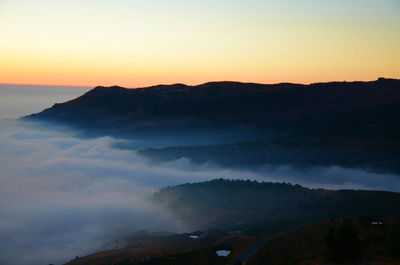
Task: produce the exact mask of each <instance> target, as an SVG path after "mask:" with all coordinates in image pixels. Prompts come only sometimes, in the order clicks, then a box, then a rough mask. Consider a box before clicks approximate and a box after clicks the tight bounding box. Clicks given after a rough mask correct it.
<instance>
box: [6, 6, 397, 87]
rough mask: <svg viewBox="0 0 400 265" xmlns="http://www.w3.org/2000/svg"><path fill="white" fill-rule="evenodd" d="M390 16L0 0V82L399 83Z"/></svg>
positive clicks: (380, 9)
mask: <svg viewBox="0 0 400 265" xmlns="http://www.w3.org/2000/svg"><path fill="white" fill-rule="evenodd" d="M399 12H400V4H399V3H398V2H397V1H395V0H385V1H376V0H368V1H360V0H355V1H350V2H349V1H344V0H340V1H335V2H329V3H328V2H325V1H324V2H317V3H315V2H313V1H310V0H302V1H294V0H287V1H277V0H273V1H269V2H262V1H259V0H251V1H247V2H246V3H244V2H241V1H229V2H227V1H220V2H205V3H198V2H195V1H189V2H188V1H182V0H174V1H171V2H169V3H168V4H166V3H165V2H163V1H161V0H152V1H146V2H129V1H124V0H118V1H113V2H112V3H110V2H107V1H100V2H99V1H86V2H85V3H81V2H78V1H69V2H57V3H55V2H52V1H48V0H41V1H35V2H30V1H24V0H18V1H10V0H8V1H2V2H1V3H0V23H2V24H3V25H7V27H3V28H0V34H1V36H2V42H1V43H0V58H2V61H1V63H0V83H7V84H46V85H63V86H65V85H67V86H71V85H72V86H96V85H106V86H107V85H113V84H119V85H121V86H124V87H145V86H149V85H155V84H172V83H185V84H189V85H194V84H200V83H204V82H208V81H212V80H216V81H218V80H235V81H241V82H254V83H280V82H291V83H304V84H308V83H315V82H330V81H344V80H345V81H355V80H357V81H367V80H373V79H375V78H377V77H378V76H383V77H387V78H398V77H399V76H400V51H399V49H398V47H399V46H400V36H399V34H398V28H399V27H400V18H399V16H398V15H397V14H398V13H399Z"/></svg>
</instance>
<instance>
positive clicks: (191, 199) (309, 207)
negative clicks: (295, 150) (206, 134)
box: [154, 179, 400, 230]
mask: <svg viewBox="0 0 400 265" xmlns="http://www.w3.org/2000/svg"><path fill="white" fill-rule="evenodd" d="M154 198H155V200H156V201H157V202H159V203H161V204H162V205H164V206H165V207H167V208H168V209H170V210H171V211H172V212H174V213H175V214H176V215H177V216H178V217H180V218H181V219H182V220H184V221H186V223H188V224H189V225H192V226H193V227H194V228H197V229H198V228H201V229H211V228H214V229H215V228H219V229H230V228H231V229H239V230H247V229H255V227H260V228H262V227H269V229H270V228H271V227H272V226H284V225H288V224H291V225H294V224H301V223H304V222H310V221H312V220H318V219H321V218H330V217H335V218H338V217H360V216H381V217H383V216H400V194H399V193H394V192H381V191H356V190H339V191H332V190H322V189H308V188H304V187H302V186H300V185H291V184H286V183H267V182H262V183H259V182H256V181H249V180H248V181H244V180H235V181H233V180H223V179H217V180H213V181H208V182H201V183H194V184H183V185H178V186H174V187H167V188H163V189H161V190H160V191H159V192H157V193H156V194H155V195H154Z"/></svg>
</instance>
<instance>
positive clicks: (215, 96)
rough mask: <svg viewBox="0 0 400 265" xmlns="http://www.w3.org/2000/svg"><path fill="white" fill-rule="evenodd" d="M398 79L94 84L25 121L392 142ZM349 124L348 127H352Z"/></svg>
mask: <svg viewBox="0 0 400 265" xmlns="http://www.w3.org/2000/svg"><path fill="white" fill-rule="evenodd" d="M399 113H400V80H397V79H383V78H381V79H379V80H377V81H372V82H331V83H316V84H310V85H301V84H288V83H282V84H275V85H262V84H253V83H238V82H211V83H206V84H202V85H198V86H186V85H183V84H175V85H160V86H154V87H147V88H139V89H126V88H122V87H116V86H114V87H96V88H94V89H93V90H90V91H89V92H87V93H86V94H84V95H83V96H81V97H79V98H76V99H74V100H71V101H68V102H65V103H61V104H55V105H54V106H53V107H51V108H49V109H46V110H44V111H42V112H40V113H37V114H32V115H30V116H27V118H30V119H41V120H47V121H57V122H63V123H67V124H70V125H75V126H79V127H83V128H86V129H87V128H92V129H98V130H103V131H107V132H110V133H112V132H114V133H116V132H132V131H137V130H143V129H171V128H173V129H174V130H179V129H185V128H186V129H187V128H233V129H240V130H251V129H268V130H280V131H282V130H285V131H288V132H292V131H295V132H299V131H300V132H310V131H313V132H314V131H321V130H322V131H324V133H325V134H327V133H328V134H333V135H337V134H338V133H340V134H343V135H353V136H354V135H355V136H357V137H385V138H386V139H388V138H391V139H392V138H395V137H394V136H396V135H398V132H400V128H399V127H400V125H399ZM349 127H351V128H349Z"/></svg>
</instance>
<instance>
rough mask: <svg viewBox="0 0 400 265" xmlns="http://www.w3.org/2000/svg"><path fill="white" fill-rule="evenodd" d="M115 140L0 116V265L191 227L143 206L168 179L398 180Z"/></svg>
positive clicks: (335, 185)
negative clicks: (142, 149) (153, 156)
mask: <svg viewBox="0 0 400 265" xmlns="http://www.w3.org/2000/svg"><path fill="white" fill-rule="evenodd" d="M121 141H123V140H117V139H113V138H110V137H101V138H95V139H80V138H78V137H76V135H75V134H74V133H73V132H70V131H69V130H67V129H65V128H62V129H61V130H60V128H58V129H57V130H55V129H54V128H50V127H43V125H40V124H35V123H26V122H20V121H15V120H7V121H6V120H3V121H1V122H0V169H1V171H0V208H1V212H0V238H1V239H2V240H1V242H0V264H9V265H35V264H49V263H55V264H61V263H63V262H66V261H68V260H70V259H73V258H74V257H75V256H77V255H78V256H82V255H85V254H88V253H90V252H93V251H98V250H102V249H104V246H105V245H107V243H109V242H112V241H113V240H115V239H120V238H123V237H125V236H128V235H129V234H131V233H134V232H135V231H138V230H143V229H148V230H149V231H172V232H184V231H190V230H192V229H195V227H191V226H190V224H184V223H182V222H180V221H179V220H176V219H175V218H174V217H173V216H172V215H171V214H170V213H169V212H167V211H166V210H165V209H161V208H160V207H159V206H157V205H155V204H153V203H152V201H151V196H152V195H153V193H154V192H155V191H156V190H157V189H159V188H161V187H165V186H168V185H175V184H181V183H188V182H198V181H205V180H210V179H214V178H230V179H255V180H258V181H279V182H291V183H298V184H301V185H304V186H307V187H313V188H316V187H323V188H331V189H343V188H352V189H379V190H392V191H400V177H399V176H396V175H390V174H385V175H382V174H376V173H370V172H365V171H362V170H357V169H343V168H340V167H329V168H318V167H315V168H312V169H307V170H302V171H299V170H297V169H293V168H291V167H290V166H284V165H283V166H280V167H269V166H264V167H261V168H258V169H257V170H253V171H250V170H231V169H225V168H220V167H218V166H217V165H213V164H211V163H206V164H203V165H194V164H192V163H191V162H190V160H188V159H184V158H183V159H180V160H177V161H172V162H169V163H163V164H154V163H152V162H150V161H147V160H145V159H143V158H141V157H140V156H139V155H138V154H137V153H136V152H135V151H132V150H122V149H118V148H113V146H116V144H118V143H119V142H121Z"/></svg>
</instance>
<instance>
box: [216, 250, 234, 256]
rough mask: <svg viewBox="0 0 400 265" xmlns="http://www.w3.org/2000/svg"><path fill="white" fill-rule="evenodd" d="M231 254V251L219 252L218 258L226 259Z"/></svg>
mask: <svg viewBox="0 0 400 265" xmlns="http://www.w3.org/2000/svg"><path fill="white" fill-rule="evenodd" d="M230 253H231V251H230V250H217V256H219V257H226V256H228V255H229V254H230Z"/></svg>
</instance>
